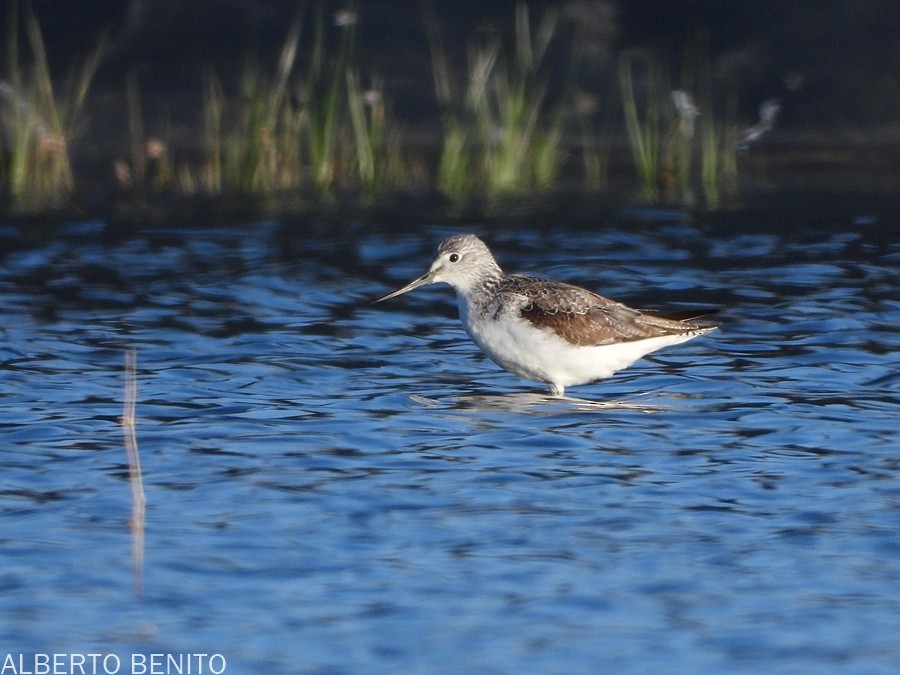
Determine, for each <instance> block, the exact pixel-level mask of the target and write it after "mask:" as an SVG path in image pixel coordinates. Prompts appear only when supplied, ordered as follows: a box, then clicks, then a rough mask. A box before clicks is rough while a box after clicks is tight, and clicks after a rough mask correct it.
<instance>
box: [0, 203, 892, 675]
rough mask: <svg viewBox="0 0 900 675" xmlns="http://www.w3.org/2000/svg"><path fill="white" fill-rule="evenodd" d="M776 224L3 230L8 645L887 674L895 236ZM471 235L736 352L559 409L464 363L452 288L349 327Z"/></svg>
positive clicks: (521, 668) (508, 668)
mask: <svg viewBox="0 0 900 675" xmlns="http://www.w3.org/2000/svg"><path fill="white" fill-rule="evenodd" d="M790 206H791V208H789V209H786V210H781V211H779V210H778V209H773V210H758V211H756V212H749V211H748V212H742V213H732V214H725V215H721V214H720V215H718V216H689V215H686V214H681V213H672V212H630V213H619V214H617V215H616V216H605V217H603V218H598V220H597V222H595V223H592V224H591V226H590V227H584V226H573V225H567V223H566V219H565V218H564V217H563V216H560V218H559V220H558V221H556V222H554V221H552V219H551V221H549V222H547V223H546V224H545V225H544V226H536V225H532V224H521V225H519V226H514V225H505V226H501V225H496V224H495V225H493V226H488V225H487V224H485V223H479V222H473V223H471V224H468V225H461V226H448V225H439V224H435V225H428V226H421V227H416V228H409V227H404V228H398V227H392V226H391V224H390V223H371V224H367V225H365V226H363V225H361V224H358V223H353V222H348V223H345V224H341V225H339V226H335V227H333V228H329V227H324V226H321V225H309V226H302V225H298V224H296V223H287V222H284V223H282V222H278V221H263V222H253V223H247V224H246V225H243V226H238V227H228V228H209V227H203V226H202V224H201V223H199V222H198V223H196V224H191V223H187V224H184V223H182V224H178V225H175V224H173V225H172V226H171V227H169V228H160V227H154V228H147V229H137V230H135V231H131V232H128V233H117V231H116V230H115V228H113V227H111V226H107V225H105V224H104V223H101V222H88V223H73V224H71V225H70V226H66V227H63V228H60V230H59V231H58V232H55V233H53V235H52V236H50V237H47V238H45V239H43V240H37V241H33V240H30V239H29V240H27V241H26V237H24V236H23V235H22V234H21V232H19V231H18V230H13V229H7V230H3V231H2V232H0V234H2V236H3V240H4V246H5V250H6V253H5V254H4V255H3V256H2V260H0V262H2V267H0V311H2V316H3V324H2V327H0V335H2V343H0V359H2V366H3V367H2V370H0V402H2V419H0V467H2V479H0V524H2V525H0V562H2V566H0V589H2V593H0V617H2V618H0V644H2V645H3V646H4V649H5V650H6V652H7V653H10V652H13V653H34V652H46V651H51V652H90V651H103V652H112V653H115V654H118V655H120V656H121V657H122V659H123V662H124V661H125V660H126V659H127V658H129V655H130V654H131V653H144V654H146V653H198V652H205V653H213V652H215V653H220V654H222V655H223V656H224V657H225V658H226V659H227V663H228V671H227V672H233V673H238V672H241V673H244V672H246V673H256V672H270V673H282V672H283V673H297V672H307V673H360V672H373V673H377V672H384V673H387V672H392V673H396V672H410V673H412V672H417V673H437V672H440V673H514V672H546V673H573V672H583V673H588V672H604V671H605V672H618V673H629V672H634V673H638V672H685V673H687V672H701V671H703V672H810V671H813V670H825V671H832V672H834V671H841V672H854V673H863V672H865V673H880V672H884V673H889V672H891V673H892V672H896V671H897V668H898V667H900V641H898V636H900V455H898V426H900V425H898V419H900V417H898V410H900V408H898V402H900V375H898V368H897V365H898V364H897V356H896V355H897V354H898V351H900V292H898V290H897V289H898V281H900V277H898V266H900V241H898V238H897V236H896V232H897V231H898V219H897V213H896V212H894V211H893V210H890V209H881V208H880V207H879V205H878V204H877V203H873V204H871V205H870V206H866V207H865V208H859V209H858V210H856V211H854V212H852V213H841V214H836V213H833V212H830V211H829V210H828V209H827V208H820V210H819V211H818V212H817V213H816V214H814V215H813V216H808V217H807V218H806V219H805V220H803V221H801V222H798V221H797V220H796V219H795V218H793V217H792V214H795V213H796V208H797V207H796V205H793V204H792V205H790ZM458 231H474V232H477V233H479V234H482V235H484V236H485V238H486V239H487V240H488V241H489V242H490V244H491V246H492V247H493V249H494V251H495V253H496V255H497V257H498V260H499V261H500V263H501V264H502V265H503V266H504V267H505V268H507V269H508V270H509V271H528V272H534V273H540V274H544V275H547V276H550V277H554V278H558V279H562V280H566V281H570V282H573V283H578V284H581V285H585V286H588V287H590V288H593V289H595V290H598V291H600V292H602V293H603V294H605V295H608V296H610V297H613V298H615V299H618V300H621V301H625V302H627V303H629V304H632V305H635V306H641V307H653V308H674V309H680V308H685V307H695V306H697V307H701V308H711V307H718V308H720V312H719V314H718V315H717V317H716V320H717V321H718V322H719V323H720V324H721V326H722V328H721V330H719V331H717V332H715V333H713V334H711V335H708V336H704V337H701V338H698V339H696V340H693V341H691V342H689V343H686V344H683V345H679V346H675V347H672V348H669V349H667V350H664V351H661V352H657V353H656V354H654V355H651V356H650V357H648V358H646V359H644V360H642V361H640V362H638V363H637V364H635V366H633V367H632V368H630V369H629V370H627V371H624V372H622V373H620V374H618V375H617V376H615V377H614V378H612V379H610V380H607V381H605V382H602V383H598V384H595V385H589V386H582V387H574V388H571V389H569V390H568V392H567V393H569V394H570V395H571V396H572V397H573V398H572V399H564V400H554V399H549V398H547V397H546V396H545V395H544V388H543V387H542V386H541V385H539V384H536V383H532V382H527V381H523V380H521V379H519V378H517V377H515V376H514V375H511V374H509V373H506V372H504V371H501V370H499V369H498V368H497V367H496V366H495V365H493V364H492V363H491V362H490V361H488V360H486V359H485V358H484V357H483V356H482V355H480V354H479V353H478V352H477V349H476V348H475V347H474V346H473V345H472V344H471V343H470V342H469V341H468V339H467V338H466V336H465V334H464V333H463V331H462V329H461V327H460V326H459V322H458V319H457V318H456V316H455V302H454V301H453V297H452V292H451V291H450V290H449V289H448V288H446V287H437V286H435V287H429V288H424V289H420V290H418V291H416V292H414V293H411V294H409V295H407V296H403V297H401V298H397V299H396V300H393V301H391V302H390V303H386V304H383V305H377V306H372V305H371V304H370V301H371V300H372V299H373V298H375V297H378V296H379V295H381V294H383V293H384V292H385V291H387V290H389V289H391V288H394V287H396V286H399V285H400V284H402V283H405V282H406V281H408V280H410V279H412V278H413V277H415V276H418V275H419V274H421V272H422V271H423V270H424V269H425V268H426V266H427V265H428V263H429V262H430V260H431V256H432V254H433V250H434V247H435V246H436V244H437V243H438V241H440V239H441V238H443V237H444V236H446V235H448V234H450V233H453V232H458ZM128 349H134V350H135V352H136V354H137V359H138V372H137V377H138V387H139V389H138V404H137V410H136V412H137V437H138V442H139V448H140V456H141V460H142V463H143V471H144V484H145V490H146V494H147V499H148V505H147V511H146V520H145V541H144V545H145V553H144V559H143V578H142V584H143V590H142V592H139V591H138V590H136V589H135V578H134V574H133V567H132V548H131V533H130V530H129V518H130V515H131V502H130V499H131V497H130V491H129V485H128V470H127V465H126V459H125V450H124V444H123V436H122V433H121V429H120V427H119V418H120V415H121V412H122V407H121V406H122V397H123V385H124V374H123V355H124V352H125V351H126V350H128Z"/></svg>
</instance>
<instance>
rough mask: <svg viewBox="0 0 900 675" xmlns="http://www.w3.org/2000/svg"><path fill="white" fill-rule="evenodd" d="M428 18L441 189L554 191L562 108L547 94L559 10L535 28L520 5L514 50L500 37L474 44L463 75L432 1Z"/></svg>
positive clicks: (454, 192) (457, 192)
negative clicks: (438, 115)
mask: <svg viewBox="0 0 900 675" xmlns="http://www.w3.org/2000/svg"><path fill="white" fill-rule="evenodd" d="M424 15H425V24H426V28H427V31H428V38H429V43H430V46H431V56H432V67H433V73H434V83H435V91H436V94H437V98H438V102H439V103H440V106H441V111H442V114H441V122H442V128H443V137H442V147H441V155H440V160H439V166H438V171H437V180H436V182H437V187H438V189H439V190H441V191H442V192H443V193H445V194H446V195H448V196H450V197H451V198H454V199H464V198H467V197H470V196H472V195H473V194H474V195H479V194H480V195H483V196H508V195H512V194H519V193H524V192H528V191H532V190H538V191H542V190H549V189H551V188H552V187H553V186H554V184H555V182H556V178H557V176H558V174H559V170H560V167H561V164H562V159H563V157H562V149H561V141H562V135H563V122H564V116H563V107H562V105H561V103H560V102H556V103H552V102H551V101H550V99H549V97H548V91H547V88H548V77H549V76H548V72H547V71H548V69H547V57H548V51H549V48H550V45H551V42H552V41H553V38H554V35H555V33H556V27H557V22H558V15H557V14H556V13H555V12H553V11H548V12H546V13H545V14H544V16H543V18H542V19H541V21H540V23H539V25H538V26H537V28H536V29H535V30H532V27H531V17H530V14H529V11H528V9H527V7H526V6H525V5H518V6H517V7H516V12H515V28H514V39H513V46H512V49H506V48H505V47H504V43H503V40H502V38H501V37H500V36H495V37H493V38H492V39H489V40H488V41H486V42H481V43H474V44H472V45H470V47H469V59H468V69H467V71H466V73H465V75H464V76H462V77H460V76H459V74H458V73H457V72H456V71H455V70H454V67H453V65H452V64H451V62H450V59H449V58H448V56H447V54H446V51H445V49H444V46H443V41H442V39H441V34H440V28H439V25H438V20H437V17H436V16H435V13H434V8H433V6H432V5H431V4H430V3H426V4H425V5H424ZM461 83H463V84H461Z"/></svg>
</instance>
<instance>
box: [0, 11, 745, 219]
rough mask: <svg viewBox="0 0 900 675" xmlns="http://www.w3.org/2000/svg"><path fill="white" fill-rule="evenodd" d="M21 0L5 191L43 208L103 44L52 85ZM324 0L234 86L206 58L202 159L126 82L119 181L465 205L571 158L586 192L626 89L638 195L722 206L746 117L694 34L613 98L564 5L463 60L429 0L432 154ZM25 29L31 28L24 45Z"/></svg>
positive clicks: (649, 59)
mask: <svg viewBox="0 0 900 675" xmlns="http://www.w3.org/2000/svg"><path fill="white" fill-rule="evenodd" d="M17 6H18V5H17V3H15V2H13V3H11V6H10V15H9V21H8V26H9V36H8V40H7V45H8V48H7V58H6V73H5V78H6V80H5V81H4V82H2V83H0V97H2V103H3V111H4V117H3V127H4V129H3V131H4V139H5V142H4V145H3V153H4V155H3V158H4V161H3V162H2V163H0V191H2V196H3V198H4V200H5V201H6V203H7V204H8V205H9V206H10V208H12V209H13V210H17V211H41V210H48V209H54V208H58V207H62V206H65V205H66V204H67V203H69V201H70V200H71V198H72V194H73V191H74V190H75V179H74V177H73V174H72V167H71V163H70V152H71V143H72V141H73V139H74V138H75V135H76V132H77V129H78V122H79V119H80V114H81V112H82V111H83V108H84V104H85V101H86V97H87V94H88V91H89V88H90V84H91V81H92V79H93V77H94V74H95V72H96V69H97V65H98V63H99V59H100V55H101V53H102V45H101V46H98V48H97V49H96V50H95V51H94V52H92V53H91V54H90V55H89V56H88V58H87V59H86V60H85V62H84V64H83V65H82V66H81V67H80V68H79V69H78V70H77V71H76V72H75V74H74V75H73V76H72V77H70V79H69V81H68V84H67V86H66V87H65V88H64V93H63V94H62V95H60V94H58V93H57V91H56V89H55V83H54V82H53V81H52V78H51V75H50V70H49V68H48V65H47V54H46V50H45V45H44V42H43V39H42V36H41V31H40V27H39V25H38V22H37V20H36V19H35V17H34V16H33V14H32V13H31V12H30V11H26V12H25V17H24V19H25V20H24V31H21V26H20V24H19V15H18V10H17ZM329 6H330V5H329V4H328V3H325V2H318V3H316V4H315V5H314V6H313V8H312V9H310V10H308V11H306V12H303V11H298V13H297V15H296V18H295V19H294V21H293V22H292V23H291V24H290V26H289V27H288V28H287V32H286V35H285V37H284V41H283V44H282V46H281V49H280V52H279V54H278V57H277V60H276V61H275V62H274V63H273V64H271V65H266V64H264V63H262V62H261V61H260V59H259V58H257V57H255V56H251V57H249V58H247V59H246V62H245V66H244V68H243V71H242V73H241V76H240V77H239V78H238V86H237V91H234V92H229V91H227V90H226V87H224V86H223V84H222V82H223V80H221V79H220V78H219V75H218V74H217V73H215V72H212V71H209V72H207V73H206V75H205V77H204V78H203V83H202V96H201V98H202V106H201V111H200V114H199V115H198V118H197V119H196V120H195V121H194V124H195V125H196V126H197V127H198V128H199V129H200V130H201V132H200V133H199V134H198V138H199V139H200V146H201V147H200V155H199V157H198V156H197V155H196V154H195V155H193V156H192V155H190V154H188V153H187V152H184V151H182V152H176V153H173V154H172V155H170V154H169V152H168V147H167V143H165V142H163V141H159V140H157V139H148V138H147V137H146V133H145V127H144V123H143V117H142V114H141V96H140V89H139V84H138V81H137V77H136V76H134V75H132V76H130V77H129V78H128V79H127V81H126V86H125V94H124V96H125V109H126V110H127V116H128V119H127V122H128V128H129V135H130V138H129V144H130V152H129V153H128V154H129V155H130V159H129V160H128V161H125V160H118V161H117V162H116V173H117V175H119V178H120V182H121V183H122V185H123V186H127V187H129V189H134V190H140V191H141V194H142V196H145V195H146V196H152V195H153V194H155V193H159V192H163V191H165V192H166V193H173V192H174V193H177V194H185V195H192V194H205V195H212V196H217V195H249V196H252V197H254V198H268V197H270V196H280V195H295V196H299V197H301V198H302V199H309V200H311V201H312V202H313V203H328V202H331V201H334V200H336V199H338V198H342V197H344V196H346V195H354V196H357V197H359V198H360V199H361V200H362V201H363V202H366V201H371V200H375V199H377V198H379V197H380V196H382V195H384V194H386V193H390V192H392V191H396V190H403V191H407V192H425V193H427V192H429V191H437V192H440V193H442V194H443V195H445V196H447V197H448V198H450V199H451V200H452V201H453V202H455V203H464V202H467V201H469V200H472V199H475V200H482V199H493V198H509V197H518V196H522V195H532V194H542V193H549V192H552V191H553V190H556V189H558V188H559V187H560V185H561V184H562V183H561V176H562V174H563V171H564V169H565V170H567V171H568V173H567V174H566V176H567V180H568V181H569V182H568V183H567V185H572V184H573V180H572V176H573V174H576V173H578V172H580V178H581V184H582V186H583V187H584V189H587V190H596V189H600V188H602V186H603V184H604V177H605V171H606V150H605V147H606V144H605V143H604V142H603V139H602V134H598V132H597V131H596V129H597V128H598V118H599V117H601V116H604V117H610V114H609V112H610V110H611V109H612V106H616V104H617V103H618V104H620V105H621V110H622V112H623V113H624V127H625V131H626V134H627V138H628V141H629V145H630V149H631V155H632V160H633V163H634V166H635V169H636V173H637V176H638V185H639V190H638V193H639V195H640V198H642V199H643V200H646V201H649V202H652V201H657V200H660V199H666V200H669V201H673V202H678V203H685V204H694V203H698V202H701V201H702V203H704V204H706V205H711V206H714V205H716V204H718V203H719V202H720V201H721V200H722V199H723V198H725V197H727V196H728V195H730V194H732V193H733V192H734V190H735V189H736V178H737V161H736V148H737V144H738V132H737V129H736V126H735V124H734V122H733V121H722V120H723V116H721V115H719V114H718V111H719V110H720V109H721V108H722V107H723V105H722V102H721V101H720V100H718V99H717V94H718V95H719V96H720V97H721V92H716V91H715V88H714V86H713V82H712V77H711V72H712V69H711V67H710V64H709V57H708V54H707V49H706V43H705V39H703V38H702V36H701V37H698V39H697V40H695V41H694V42H692V43H691V45H689V47H688V49H687V50H686V53H685V57H684V61H683V64H682V72H681V73H680V76H679V77H678V78H677V79H678V82H679V88H678V89H677V90H676V91H675V92H673V91H672V88H673V87H672V86H671V85H670V82H672V81H673V79H675V78H673V74H672V73H667V72H666V71H665V69H664V68H662V67H661V66H660V64H659V63H658V61H657V59H656V58H654V57H653V56H652V55H650V54H645V53H634V52H630V53H624V54H622V55H620V57H619V60H618V84H619V92H620V95H621V100H620V101H619V102H616V101H612V102H611V105H608V106H607V108H608V110H606V111H604V110H603V109H602V107H601V105H600V104H599V102H598V101H597V99H596V98H595V97H592V96H589V95H587V94H581V93H579V91H578V90H577V88H576V87H575V86H574V82H575V78H574V77H573V76H572V73H575V72H576V71H577V70H578V66H579V63H580V60H581V59H582V58H583V57H582V54H581V53H580V51H579V48H578V46H577V40H576V41H574V42H573V41H568V42H569V43H571V44H575V45H576V46H574V47H571V48H570V49H569V51H568V52H567V53H566V52H565V51H564V50H565V48H566V47H565V45H566V43H567V41H566V40H565V39H563V37H562V36H561V32H562V31H561V28H560V26H561V23H560V19H559V15H558V13H557V12H556V11H554V10H552V9H550V10H547V11H546V12H544V13H543V15H541V16H540V17H538V18H534V17H532V15H531V14H530V12H529V10H528V8H527V7H526V6H525V5H524V4H520V5H519V6H517V7H516V9H515V13H514V16H513V21H512V23H511V25H510V26H508V27H506V28H507V30H505V31H504V30H500V31H497V32H495V33H491V34H489V35H488V36H487V37H481V38H478V39H472V41H471V42H470V43H469V45H468V48H467V50H466V59H465V62H464V63H462V64H461V63H459V62H458V61H456V60H454V58H452V57H451V56H450V55H449V54H448V51H447V50H446V49H445V45H444V42H443V37H442V33H441V22H440V20H439V18H438V16H437V14H436V11H435V6H434V5H433V4H432V2H431V1H430V0H423V2H422V5H421V6H422V15H423V19H424V21H423V23H424V27H425V32H426V35H427V38H428V44H429V47H430V55H431V66H432V76H433V86H434V92H435V96H436V99H437V102H438V105H439V109H440V120H439V124H440V148H439V153H438V155H437V156H436V157H433V158H431V159H429V158H428V155H427V154H426V151H425V150H422V149H416V148H411V147H409V146H408V145H407V144H406V143H405V139H404V136H403V134H402V132H401V128H400V125H399V124H398V122H397V121H396V120H395V119H394V116H393V115H392V112H391V106H390V104H389V103H390V102H389V100H388V98H387V94H386V92H385V86H384V84H383V79H382V78H380V77H379V74H378V73H372V72H366V71H364V70H362V69H361V68H360V66H359V63H358V62H359V57H358V54H357V47H356V45H357V31H358V30H359V29H360V23H359V16H358V14H357V8H356V7H355V6H354V5H351V6H349V7H347V8H346V9H343V10H342V11H340V12H337V13H335V14H331V10H330V9H328V8H329ZM20 32H23V33H24V34H25V35H27V45H28V47H29V49H28V56H29V57H30V58H27V59H26V58H23V54H22V53H21V52H22V51H23V50H22V49H21V45H20V44H19V33H20ZM26 62H27V63H26ZM560 72H563V73H566V74H564V75H563V76H562V78H560ZM554 78H555V80H554ZM560 79H562V80H563V82H562V83H560V82H559V80H560ZM224 81H226V82H227V81H228V80H224ZM551 84H552V85H553V86H552V87H551ZM730 100H731V101H732V104H731V106H730V108H729V105H727V102H726V105H725V106H724V107H725V109H726V110H729V109H730V110H732V112H730V113H728V114H726V115H724V119H726V120H733V119H734V114H733V108H734V105H733V100H734V96H731V97H730ZM604 113H605V114H604ZM176 150H177V148H176ZM417 153H418V154H417ZM174 157H178V161H177V162H175V161H174ZM151 174H152V175H151ZM576 180H577V179H576Z"/></svg>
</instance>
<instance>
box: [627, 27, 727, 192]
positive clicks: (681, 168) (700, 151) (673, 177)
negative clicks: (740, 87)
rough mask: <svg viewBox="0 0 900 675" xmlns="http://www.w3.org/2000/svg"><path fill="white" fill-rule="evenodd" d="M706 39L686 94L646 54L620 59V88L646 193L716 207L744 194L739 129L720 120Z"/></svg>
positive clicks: (696, 52) (692, 50)
mask: <svg viewBox="0 0 900 675" xmlns="http://www.w3.org/2000/svg"><path fill="white" fill-rule="evenodd" d="M711 72H712V69H711V66H710V64H709V57H708V53H707V48H706V38H705V36H704V35H702V34H700V35H698V36H697V37H696V38H695V39H694V40H693V41H692V42H690V43H689V44H688V47H687V49H686V51H685V57H684V61H683V64H682V73H681V77H680V80H681V87H680V88H678V89H674V90H673V88H672V86H671V85H670V84H669V82H670V80H669V79H668V77H667V76H666V74H665V73H664V72H663V70H662V68H661V67H660V66H659V64H658V63H657V61H656V59H655V58H654V57H653V56H652V55H649V54H644V53H625V54H622V55H621V56H620V57H619V87H620V92H621V95H622V109H623V112H624V118H625V127H626V130H627V132H628V141H629V145H630V148H631V152H632V157H633V160H634V164H635V168H636V170H637V174H638V178H639V184H640V193H641V196H642V198H643V199H645V200H647V201H657V200H659V199H661V198H665V199H667V200H669V201H674V202H676V203H680V204H688V205H693V204H696V203H697V202H698V200H702V202H703V204H705V205H706V206H710V207H715V206H717V205H718V204H719V203H720V202H721V200H722V199H723V198H725V197H728V196H730V195H732V194H734V192H735V191H736V189H737V149H738V140H739V139H738V128H737V125H736V123H735V121H734V118H735V115H734V112H733V108H734V97H731V101H732V104H731V106H730V107H731V109H732V112H731V113H730V114H727V115H726V116H725V118H724V121H723V118H722V117H720V116H719V114H718V110H717V107H716V101H715V93H716V92H715V90H714V87H713V82H712V75H711Z"/></svg>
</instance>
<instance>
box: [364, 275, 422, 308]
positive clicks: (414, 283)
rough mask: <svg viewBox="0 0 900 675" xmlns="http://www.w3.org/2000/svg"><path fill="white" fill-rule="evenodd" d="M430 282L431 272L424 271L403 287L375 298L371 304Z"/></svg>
mask: <svg viewBox="0 0 900 675" xmlns="http://www.w3.org/2000/svg"><path fill="white" fill-rule="evenodd" d="M431 282H432V273H431V272H426V273H425V274H423V275H422V276H420V277H419V278H418V279H415V280H413V281H410V282H409V283H408V284H406V286H404V287H403V288H398V289H397V290H396V291H394V292H393V293H388V294H387V295H385V296H384V297H383V298H378V299H377V300H375V301H374V302H373V304H374V303H375V302H384V301H385V300H390V299H391V298H396V297H397V296H398V295H403V294H404V293H408V292H409V291H411V290H413V289H414V288H418V287H419V286H425V285H426V284H430V283H431Z"/></svg>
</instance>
